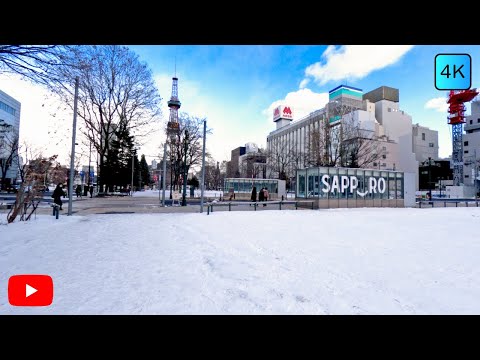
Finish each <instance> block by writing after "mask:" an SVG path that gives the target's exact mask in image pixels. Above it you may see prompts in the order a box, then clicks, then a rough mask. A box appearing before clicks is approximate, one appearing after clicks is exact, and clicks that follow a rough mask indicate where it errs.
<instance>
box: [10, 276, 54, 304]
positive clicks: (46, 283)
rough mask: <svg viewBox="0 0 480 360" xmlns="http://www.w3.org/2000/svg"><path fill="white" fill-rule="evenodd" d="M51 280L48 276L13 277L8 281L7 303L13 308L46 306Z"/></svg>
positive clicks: (48, 302)
mask: <svg viewBox="0 0 480 360" xmlns="http://www.w3.org/2000/svg"><path fill="white" fill-rule="evenodd" d="M52 301H53V280H52V278H51V277H50V276H48V275H13V276H10V279H8V302H9V303H10V305H13V306H48V305H50V304H51V303H52Z"/></svg>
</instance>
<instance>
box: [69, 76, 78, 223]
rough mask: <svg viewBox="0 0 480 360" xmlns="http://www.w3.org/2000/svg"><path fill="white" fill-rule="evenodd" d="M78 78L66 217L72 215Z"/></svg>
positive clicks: (74, 101)
mask: <svg viewBox="0 0 480 360" xmlns="http://www.w3.org/2000/svg"><path fill="white" fill-rule="evenodd" d="M77 101H78V76H77V77H76V78H75V98H74V100H73V129H72V154H71V156H70V176H69V179H70V181H69V184H68V216H70V215H72V201H73V194H72V193H73V171H74V169H73V167H74V166H75V137H76V133H77Z"/></svg>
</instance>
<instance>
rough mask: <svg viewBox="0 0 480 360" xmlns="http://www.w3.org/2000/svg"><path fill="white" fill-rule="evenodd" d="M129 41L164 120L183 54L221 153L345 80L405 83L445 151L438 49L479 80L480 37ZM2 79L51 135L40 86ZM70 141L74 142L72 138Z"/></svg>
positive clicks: (261, 140) (158, 137)
mask: <svg viewBox="0 0 480 360" xmlns="http://www.w3.org/2000/svg"><path fill="white" fill-rule="evenodd" d="M130 48H131V49H132V50H134V51H135V52H136V53H138V54H139V56H140V59H141V60H142V61H145V62H147V63H148V65H149V66H150V68H151V69H152V70H153V73H154V76H155V80H156V83H157V86H158V89H159V92H160V95H161V97H162V98H163V100H162V105H163V106H162V107H163V119H162V121H163V122H162V124H158V127H159V128H161V127H162V126H164V124H165V122H166V121H168V115H169V111H168V107H167V105H166V103H167V101H168V99H169V98H170V95H171V78H172V76H173V75H174V71H175V59H176V75H177V77H178V78H179V97H180V101H181V102H182V107H181V109H180V111H181V112H182V111H184V112H188V113H189V114H191V115H196V116H199V117H202V118H203V117H205V118H207V123H208V126H209V127H210V128H212V130H213V133H212V135H211V136H209V138H208V140H207V148H208V150H209V151H210V152H211V154H212V155H213V157H214V158H215V160H217V161H222V160H228V159H229V156H230V151H231V150H232V149H234V148H236V147H238V146H242V145H244V144H245V143H247V142H255V143H257V144H258V145H259V146H261V147H264V146H265V144H266V137H267V135H268V133H269V132H270V131H272V130H274V129H275V124H274V123H273V121H272V111H273V108H274V107H275V106H276V105H278V104H281V103H282V104H286V105H290V106H292V107H293V110H294V118H295V119H298V118H300V117H302V116H305V115H307V114H308V113H309V112H311V111H314V110H316V109H319V108H322V107H323V106H324V104H325V102H326V101H327V99H328V95H327V94H328V91H329V90H330V89H333V88H334V87H336V86H338V85H340V84H342V83H347V84H348V85H351V86H354V87H358V88H361V89H363V91H364V92H368V91H370V90H373V89H375V88H377V87H379V86H382V85H385V86H390V87H394V88H398V89H399V90H400V108H401V109H402V110H404V111H406V112H407V113H408V114H410V115H411V116H412V122H413V123H419V124H421V125H423V126H427V127H430V128H431V129H435V130H438V132H439V145H440V149H439V154H440V156H442V157H446V156H449V155H450V153H451V136H450V132H451V130H450V127H449V125H448V124H447V119H446V116H447V113H446V105H445V102H444V101H443V99H446V91H439V90H436V89H435V86H434V59H435V55H436V54H438V53H468V54H470V55H471V57H472V69H473V70H472V87H479V88H480V56H479V54H480V46H478V45H475V46H473V45H472V46H467V45H461V46H446V45H439V46H436V45H422V46H400V45H392V46H390V45H388V46H386V45H368V46H359V45H355V46H348V45H347V46H327V45H325V46H304V45H302V46H293V45H288V46H279V45H273V46H271V45H269V46H261V45H241V46H238V45H235V46H234V45H228V46H217V45H192V46H180V45H179V46H176V45H168V46H165V45H161V46H160V45H158V46H145V45H141V46H140V45H135V46H130ZM0 80H1V81H0V84H1V85H0V88H1V89H2V90H4V91H6V92H7V93H10V94H11V95H12V96H14V97H16V98H17V99H18V100H19V101H21V102H22V125H21V127H22V128H21V136H22V134H25V136H26V137H28V136H29V134H30V137H33V138H34V141H37V142H41V139H42V137H44V138H45V139H46V141H47V142H49V140H50V139H49V138H48V135H47V134H46V129H47V128H49V126H50V124H51V122H52V119H51V117H50V118H49V120H41V118H42V116H47V113H46V111H45V110H43V109H40V108H39V106H41V102H42V100H41V99H39V98H38V97H40V96H41V90H38V89H31V90H28V91H27V90H26V88H25V86H27V85H22V86H23V88H21V89H20V87H21V86H20V85H18V86H20V87H18V86H17V85H13V83H10V82H9V81H4V80H5V78H4V77H2V78H1V79H0ZM15 86H17V87H15ZM28 86H31V85H28ZM31 87H33V86H31ZM12 92H13V93H12ZM27 94H28V95H27ZM35 97H37V98H35ZM42 121H44V122H42ZM47 121H48V124H49V125H48V126H47V125H46V124H47ZM64 123H65V131H64V132H63V134H64V140H68V137H69V136H70V134H71V130H69V126H70V129H71V115H66V116H65V122H64ZM42 124H43V125H42ZM56 124H58V123H56ZM69 124H70V125H69ZM38 126H43V132H44V133H45V134H43V133H42V131H41V130H39V129H36V127H38ZM69 131H70V133H69ZM163 138H164V135H163V134H162V133H161V132H157V133H154V134H153V135H152V136H150V138H147V139H145V140H144V141H145V145H144V146H143V147H142V151H141V152H143V153H145V154H147V155H155V154H158V153H160V151H159V144H160V143H161V142H162V141H163ZM49 143H50V151H46V153H49V152H51V151H52V149H51V141H50V142H49ZM63 143H64V144H67V146H66V149H68V141H63ZM64 147H65V146H64ZM62 149H63V148H62ZM59 151H60V150H59ZM67 151H68V150H67ZM57 152H58V151H57ZM64 152H65V151H64ZM66 154H68V152H67V153H66ZM147 158H151V156H148V157H147Z"/></svg>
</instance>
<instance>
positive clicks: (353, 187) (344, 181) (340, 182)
mask: <svg viewBox="0 0 480 360" xmlns="http://www.w3.org/2000/svg"><path fill="white" fill-rule="evenodd" d="M330 178H332V179H331V184H330V181H329V180H330ZM322 184H323V189H322V191H323V192H324V193H328V192H331V193H334V192H335V191H337V192H340V193H344V192H346V191H349V192H350V194H353V193H354V192H355V191H356V193H357V195H358V196H361V197H364V196H365V195H367V194H377V193H379V194H383V193H385V190H386V189H387V180H386V179H385V178H383V177H380V178H375V177H370V178H368V181H366V183H365V191H363V192H362V191H360V190H358V189H357V188H358V178H357V177H356V176H354V175H351V176H347V175H340V176H339V175H332V176H330V175H323V176H322Z"/></svg>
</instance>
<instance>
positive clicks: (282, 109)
mask: <svg viewBox="0 0 480 360" xmlns="http://www.w3.org/2000/svg"><path fill="white" fill-rule="evenodd" d="M280 119H287V120H293V110H292V108H291V107H290V106H288V105H280V106H277V107H276V108H275V109H273V121H277V120H280Z"/></svg>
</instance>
